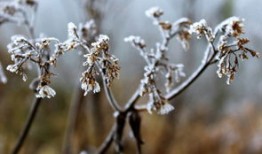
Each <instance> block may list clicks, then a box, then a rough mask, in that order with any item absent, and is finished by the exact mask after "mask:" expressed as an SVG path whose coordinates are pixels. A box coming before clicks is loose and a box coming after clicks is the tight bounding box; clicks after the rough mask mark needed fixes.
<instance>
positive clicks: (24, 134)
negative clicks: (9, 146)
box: [12, 98, 42, 154]
mask: <svg viewBox="0 0 262 154" xmlns="http://www.w3.org/2000/svg"><path fill="white" fill-rule="evenodd" d="M41 100H42V98H36V99H35V101H34V102H33V104H32V107H31V110H30V113H29V116H28V118H27V120H26V124H25V126H24V128H23V130H22V132H21V134H20V136H19V138H18V140H17V143H16V145H15V147H14V149H13V151H12V154H17V153H18V152H19V150H20V149H21V147H22V145H23V143H24V142H25V139H26V137H27V135H28V132H29V131H30V128H31V126H32V123H33V121H34V119H35V117H36V113H37V111H38V108H39V105H40V103H41Z"/></svg>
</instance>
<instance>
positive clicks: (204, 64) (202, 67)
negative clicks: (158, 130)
mask: <svg viewBox="0 0 262 154" xmlns="http://www.w3.org/2000/svg"><path fill="white" fill-rule="evenodd" d="M212 50H213V52H212V54H210V53H211V51H212ZM205 54H206V55H210V56H209V57H205V56H204V59H203V62H202V64H201V65H200V66H199V67H198V69H197V70H196V71H195V72H194V73H193V74H192V75H191V76H190V77H189V78H188V79H187V80H186V81H184V82H183V83H182V84H181V85H180V86H178V87H177V88H175V89H173V90H172V91H171V92H169V93H168V94H167V95H166V96H165V97H166V98H167V99H169V100H171V99H173V98H175V97H176V96H178V95H179V94H181V93H182V92H183V91H184V90H186V89H187V88H188V87H189V86H190V85H191V84H192V83H193V82H194V81H195V80H196V79H197V78H198V77H199V76H200V75H201V74H202V73H203V72H204V71H205V70H206V69H207V68H208V66H210V65H212V64H213V63H212V61H213V60H214V58H215V56H216V54H217V51H216V49H215V48H214V46H213V43H212V42H210V44H209V45H208V47H207V49H206V51H205ZM206 58H207V59H206ZM139 98H140V95H139V90H137V91H136V92H135V93H134V95H133V96H132V97H131V98H130V100H129V101H128V102H127V103H126V106H125V110H124V111H122V115H123V116H124V118H126V117H127V115H128V112H130V111H131V110H136V108H135V107H134V105H135V103H136V102H137V101H138V99H139ZM143 108H144V107H143ZM143 108H140V107H138V110H137V111H145V109H143ZM115 125H116V124H115ZM115 125H114V127H113V128H112V130H111V131H110V132H109V134H108V136H107V138H106V139H105V141H104V142H103V143H102V145H101V147H100V148H99V151H98V154H104V153H105V152H106V151H107V150H108V149H109V147H110V146H111V144H112V143H113V137H114V134H115V133H117V132H116V127H115ZM123 127H124V126H123ZM137 146H138V147H139V146H140V145H137ZM140 152H141V151H140Z"/></svg>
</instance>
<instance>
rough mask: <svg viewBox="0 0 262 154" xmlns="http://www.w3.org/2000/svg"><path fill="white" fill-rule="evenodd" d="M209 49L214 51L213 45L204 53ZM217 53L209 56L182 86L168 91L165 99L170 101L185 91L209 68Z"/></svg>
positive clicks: (214, 52) (207, 50)
mask: <svg viewBox="0 0 262 154" xmlns="http://www.w3.org/2000/svg"><path fill="white" fill-rule="evenodd" d="M211 49H213V50H214V48H213V45H212V48H211V47H210V46H208V47H207V49H206V52H209V51H210V50H211ZM216 54H217V51H216V50H214V51H213V54H212V55H211V57H210V58H209V59H208V61H207V62H203V63H202V64H201V65H200V66H199V67H198V68H197V70H196V71H195V72H194V73H193V74H192V75H191V76H190V77H189V78H188V79H187V80H186V81H184V82H183V83H182V84H180V85H179V86H178V87H177V88H175V89H173V90H172V91H170V92H169V93H168V94H167V95H166V96H165V97H166V98H167V99H168V100H170V99H173V98H175V97H176V96H178V95H179V94H180V93H182V92H183V91H184V90H186V89H187V88H188V87H189V86H190V85H191V84H192V83H193V82H194V81H195V80H196V79H197V78H198V77H199V76H200V75H201V74H202V73H203V72H204V71H205V70H206V68H207V67H208V66H210V65H211V64H213V63H212V61H213V59H214V57H215V56H216Z"/></svg>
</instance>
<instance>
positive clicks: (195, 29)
mask: <svg viewBox="0 0 262 154" xmlns="http://www.w3.org/2000/svg"><path fill="white" fill-rule="evenodd" d="M189 32H190V33H191V34H193V33H196V35H197V38H198V39H200V38H201V37H202V36H203V35H205V36H206V38H207V40H208V41H209V42H212V41H214V38H215V36H214V34H213V32H212V29H211V28H210V27H208V25H207V22H206V20H205V19H201V20H200V21H199V22H196V23H194V24H193V25H191V26H190V30H189Z"/></svg>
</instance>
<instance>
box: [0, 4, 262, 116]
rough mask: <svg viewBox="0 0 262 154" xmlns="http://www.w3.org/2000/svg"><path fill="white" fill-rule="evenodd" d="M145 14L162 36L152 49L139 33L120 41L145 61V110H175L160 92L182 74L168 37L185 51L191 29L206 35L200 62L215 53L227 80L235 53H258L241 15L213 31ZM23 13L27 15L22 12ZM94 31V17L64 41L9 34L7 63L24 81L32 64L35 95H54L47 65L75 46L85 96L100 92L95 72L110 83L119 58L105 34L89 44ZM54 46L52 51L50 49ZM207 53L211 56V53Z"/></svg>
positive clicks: (236, 62)
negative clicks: (80, 58)
mask: <svg viewBox="0 0 262 154" xmlns="http://www.w3.org/2000/svg"><path fill="white" fill-rule="evenodd" d="M3 4H5V3H3ZM3 4H2V6H4V8H5V9H3V10H7V11H3V12H4V13H5V14H6V13H7V14H9V16H14V17H16V16H17V15H20V14H22V15H25V13H23V12H25V11H23V9H20V6H23V5H28V6H36V5H37V3H36V1H32V0H31V1H29V0H27V1H15V2H13V3H6V5H3ZM7 4H9V5H7ZM18 6H19V7H18ZM11 10H13V11H11ZM2 14H3V13H2ZM145 14H146V16H148V17H149V18H151V19H152V20H153V24H154V25H156V26H158V29H159V31H160V33H161V36H162V41H161V42H157V43H156V45H155V47H154V48H151V49H147V45H146V43H145V41H144V40H143V39H141V38H140V37H139V36H129V37H127V38H125V39H124V40H125V41H126V42H130V43H131V44H132V46H134V47H135V48H136V49H137V50H138V51H139V52H140V55H141V56H142V57H143V58H144V60H145V62H146V64H147V65H146V66H145V68H144V70H145V73H144V78H143V79H142V80H141V84H140V95H141V96H144V95H146V94H147V95H148V96H149V100H150V101H149V103H148V104H147V110H148V111H149V112H150V113H151V112H152V111H156V112H157V113H159V114H166V113H168V112H170V111H171V110H173V109H174V107H173V106H172V105H170V104H169V103H168V99H167V98H165V94H167V93H168V92H169V91H170V90H171V89H173V88H174V85H175V82H180V80H181V78H182V77H185V73H184V72H183V67H184V66H183V64H173V63H171V62H170V60H169V59H168V57H167V52H168V50H169V49H168V45H169V42H170V40H171V39H172V38H176V39H177V40H178V41H179V42H180V43H181V45H182V47H183V48H184V49H185V50H187V49H189V41H190V39H191V37H192V35H193V34H196V35H197V38H198V39H200V38H201V37H202V36H205V38H206V39H207V41H208V43H209V44H210V46H211V47H212V49H213V54H211V52H208V54H207V55H206V57H205V59H204V61H203V62H207V61H208V60H210V59H211V58H214V57H215V58H214V61H213V63H215V62H217V61H219V62H218V71H217V73H218V76H219V77H222V76H223V75H226V76H227V77H228V81H227V83H228V84H229V83H230V82H231V81H232V80H233V79H234V76H235V73H236V72H237V70H238V67H239V60H238V59H239V58H241V59H247V58H248V54H251V56H253V57H258V53H257V52H255V51H253V50H251V49H249V48H247V47H245V45H246V44H247V43H248V42H249V40H248V39H247V38H242V37H241V35H242V34H243V33H244V30H243V26H244V25H243V19H240V18H237V17H231V18H229V19H227V20H225V21H224V22H222V23H221V24H220V25H219V26H217V27H216V28H215V30H212V28H211V27H209V26H208V25H207V23H206V21H205V20H204V19H202V20H200V21H199V22H196V23H192V22H191V21H190V20H189V19H187V18H181V19H179V20H177V21H176V22H173V23H170V22H169V21H165V20H162V19H161V17H162V16H163V14H164V12H163V11H162V10H161V9H160V8H158V7H153V8H151V9H149V10H147V11H146V12H145ZM9 16H8V18H9ZM5 17H6V15H5V16H3V15H2V16H0V19H1V21H5V20H6V19H7V17H6V18H5ZM24 18H25V19H27V17H26V16H24ZM3 19H5V20H3ZM25 21H27V22H25ZM25 21H24V23H25V24H26V23H27V24H28V21H29V20H25ZM95 36H97V31H96V26H95V24H94V21H93V20H91V21H89V22H87V23H86V24H84V25H83V24H80V25H79V26H78V27H77V26H76V25H74V24H73V23H69V24H68V39H67V40H66V41H64V42H60V41H59V40H58V39H56V38H52V37H40V38H38V39H26V38H25V37H24V36H19V35H17V36H14V37H12V39H11V40H12V43H10V44H9V45H8V52H9V53H10V54H11V60H12V61H13V62H14V64H12V65H8V66H7V70H9V71H10V72H14V73H17V74H20V75H22V76H23V80H24V81H25V80H26V79H27V76H26V73H25V68H26V67H29V66H30V65H29V64H30V63H35V64H37V66H38V68H39V74H40V75H39V77H38V78H37V79H36V80H34V83H33V84H32V85H34V87H33V89H34V90H35V91H36V96H37V97H43V98H44V97H47V98H50V97H53V96H54V95H55V91H54V90H53V89H52V88H51V87H50V86H49V85H50V83H51V81H50V78H51V76H53V75H54V73H52V72H50V67H56V64H57V60H58V58H59V57H60V56H61V55H63V54H65V53H66V52H67V51H71V50H79V51H81V53H83V56H84V57H85V58H86V61H85V62H84V63H83V66H85V67H86V69H85V71H84V72H83V73H82V76H81V78H80V82H81V88H82V89H83V90H84V91H85V93H84V94H85V95H86V94H87V93H88V92H90V91H93V92H94V93H96V92H99V91H100V89H101V88H100V85H99V83H98V81H97V77H98V76H99V75H100V76H101V77H102V78H103V80H104V81H105V84H106V86H110V85H111V83H112V81H113V80H114V79H115V78H118V77H119V70H120V67H119V64H118V59H117V58H116V57H115V56H114V55H111V54H110V53H109V37H108V36H106V35H99V36H98V37H97V38H96V41H95V42H93V43H91V41H92V39H90V38H94V37H95ZM217 38H219V39H217ZM89 44H91V45H89ZM53 48H54V50H52V49H53ZM211 55H215V56H214V57H210V56H211ZM161 76H163V77H164V78H165V81H166V83H165V91H163V90H160V88H159V87H158V86H157V83H158V81H157V80H158V79H159V78H161Z"/></svg>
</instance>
